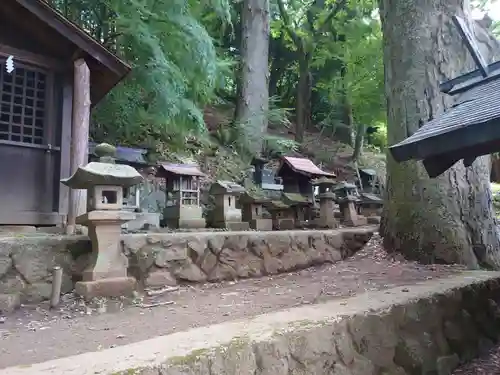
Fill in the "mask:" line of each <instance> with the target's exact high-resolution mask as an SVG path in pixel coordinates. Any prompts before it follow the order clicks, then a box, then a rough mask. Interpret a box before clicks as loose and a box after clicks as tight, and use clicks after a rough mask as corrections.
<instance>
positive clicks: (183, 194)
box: [156, 163, 206, 229]
mask: <svg viewBox="0 0 500 375" xmlns="http://www.w3.org/2000/svg"><path fill="white" fill-rule="evenodd" d="M156 176H157V177H160V178H164V179H165V194H166V199H165V201H166V204H165V210H164V211H163V219H164V221H165V223H166V225H167V227H169V228H173V229H178V228H191V229H199V228H205V226H206V222H205V219H204V218H203V210H202V207H201V205H200V181H199V180H200V178H201V177H205V176H206V175H205V174H204V173H203V172H201V171H200V169H199V167H198V165H196V164H168V163H163V164H161V165H160V166H159V168H158V172H157V175H156Z"/></svg>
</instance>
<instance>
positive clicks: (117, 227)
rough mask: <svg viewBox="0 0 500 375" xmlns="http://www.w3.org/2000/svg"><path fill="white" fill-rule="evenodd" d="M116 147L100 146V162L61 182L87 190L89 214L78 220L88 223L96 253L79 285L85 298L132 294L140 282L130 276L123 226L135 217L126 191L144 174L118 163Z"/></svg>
mask: <svg viewBox="0 0 500 375" xmlns="http://www.w3.org/2000/svg"><path fill="white" fill-rule="evenodd" d="M115 152H116V149H115V148H114V147H113V146H111V145H108V144H101V145H98V146H97V147H96V149H95V153H96V154H97V155H98V156H99V157H100V158H99V162H91V163H89V164H87V165H85V166H83V167H80V168H78V170H77V171H76V172H75V173H74V174H73V175H72V176H71V177H70V178H68V179H64V180H61V182H62V183H63V184H64V185H66V186H68V187H70V188H71V189H85V190H87V213H85V214H83V215H80V216H79V217H78V218H77V223H78V224H81V225H84V226H87V227H88V229H89V237H90V239H91V241H92V256H91V260H90V263H89V265H88V266H87V268H86V269H85V271H84V272H83V274H82V281H80V282H78V283H77V284H76V286H75V289H76V292H77V294H80V295H82V296H83V297H85V298H93V297H117V296H120V295H126V294H131V293H132V291H133V289H135V284H136V281H135V279H134V278H131V277H128V276H127V266H128V262H127V258H126V256H125V255H124V254H123V252H122V249H121V245H120V235H121V226H122V224H123V223H125V222H127V221H130V220H133V219H135V214H134V213H133V212H129V211H126V210H124V209H123V190H124V188H129V187H131V186H134V185H137V184H139V183H140V182H142V180H143V177H142V176H141V175H140V174H139V173H138V172H137V171H136V170H135V169H134V168H133V167H131V166H128V165H120V164H115V163H114V158H113V156H114V154H115Z"/></svg>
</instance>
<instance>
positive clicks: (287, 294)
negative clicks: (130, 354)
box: [0, 239, 461, 368]
mask: <svg viewBox="0 0 500 375" xmlns="http://www.w3.org/2000/svg"><path fill="white" fill-rule="evenodd" d="M377 241H378V240H377V239H374V240H372V241H370V243H369V244H368V246H367V247H366V249H365V250H364V251H363V252H361V253H358V254H357V255H356V256H355V257H354V258H352V259H349V260H346V261H344V262H341V263H338V264H336V265H330V266H325V267H322V268H316V269H314V268H313V269H307V270H303V271H300V272H296V273H290V274H285V275H280V276H277V277H272V278H261V279H253V280H243V281H239V282H236V283H235V282H229V283H223V284H212V285H208V286H207V285H206V286H196V287H182V288H180V289H179V290H178V291H174V292H169V293H167V294H165V295H162V296H160V297H155V301H173V302H174V304H172V305H168V306H159V307H153V308H141V307H130V306H129V307H125V308H122V309H121V310H120V311H119V312H115V313H109V312H108V313H102V311H101V312H98V311H95V310H93V311H90V309H89V308H88V307H86V306H84V305H81V304H80V303H79V302H78V301H77V300H75V299H68V300H67V301H66V302H65V303H64V304H63V305H62V307H61V308H59V309H58V310H57V311H49V310H48V309H47V307H46V305H41V306H36V307H34V306H26V307H24V308H23V309H22V310H21V311H19V312H18V313H17V314H16V315H13V316H9V317H6V318H5V319H2V320H0V322H3V323H0V342H1V345H0V368H5V367H9V366H15V365H28V364H32V363H37V362H43V361H46V360H49V359H54V358H60V357H65V356H69V355H75V354H80V353H83V352H88V351H97V350H100V349H105V348H109V347H112V346H117V345H124V344H129V343H132V342H136V341H140V340H145V339H148V338H152V337H155V336H159V335H166V334H169V333H172V332H175V331H180V330H187V329H189V328H193V327H198V326H204V325H209V324H214V323H221V322H224V321H228V320H234V319H241V318H245V317H250V316H255V315H258V314H263V313H267V312H270V311H276V310H280V309H285V308H290V307H294V306H298V305H303V304H308V303H316V302H322V301H325V300H327V299H332V298H338V297H344V296H351V295H354V294H359V293H363V292H366V291H370V290H380V289H384V288H390V287H396V286H403V285H410V284H412V283H415V282H418V281H424V280H428V279H431V278H438V277H447V276H449V275H451V274H453V273H455V272H456V271H459V270H460V269H461V268H460V267H447V266H432V267H424V266H419V265H416V264H413V263H402V262H397V261H394V260H391V259H389V258H388V257H387V255H386V254H384V253H383V252H382V251H381V250H380V246H379V245H378V242H377ZM149 302H150V301H149ZM115 307H116V306H115Z"/></svg>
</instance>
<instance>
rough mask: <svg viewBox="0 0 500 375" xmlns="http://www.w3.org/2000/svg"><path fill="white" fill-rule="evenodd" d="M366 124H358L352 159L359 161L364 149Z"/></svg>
mask: <svg viewBox="0 0 500 375" xmlns="http://www.w3.org/2000/svg"><path fill="white" fill-rule="evenodd" d="M365 131H366V126H365V125H364V124H358V126H357V127H356V139H355V140H354V151H353V153H352V161H355V162H357V161H359V157H360V156H361V152H362V151H363V141H364V139H365Z"/></svg>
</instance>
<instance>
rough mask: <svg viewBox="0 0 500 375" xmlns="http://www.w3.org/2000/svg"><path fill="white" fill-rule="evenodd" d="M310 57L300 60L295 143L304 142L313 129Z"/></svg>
mask: <svg viewBox="0 0 500 375" xmlns="http://www.w3.org/2000/svg"><path fill="white" fill-rule="evenodd" d="M310 65H311V64H310V58H309V56H304V57H301V58H300V60H299V83H298V86H297V105H296V112H297V119H296V120H295V122H296V124H295V141H297V142H299V143H302V142H303V141H304V132H305V130H306V129H310V128H311V91H312V82H311V69H310Z"/></svg>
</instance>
